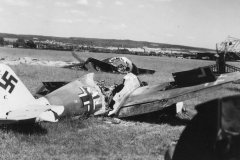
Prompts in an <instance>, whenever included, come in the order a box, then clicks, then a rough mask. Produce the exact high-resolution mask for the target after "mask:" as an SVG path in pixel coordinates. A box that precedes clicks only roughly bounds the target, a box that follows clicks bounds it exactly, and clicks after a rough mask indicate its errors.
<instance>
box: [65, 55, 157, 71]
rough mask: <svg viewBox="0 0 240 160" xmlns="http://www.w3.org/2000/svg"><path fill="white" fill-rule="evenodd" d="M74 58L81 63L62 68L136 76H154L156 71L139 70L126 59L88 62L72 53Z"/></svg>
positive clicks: (89, 60) (90, 59) (91, 60)
mask: <svg viewBox="0 0 240 160" xmlns="http://www.w3.org/2000/svg"><path fill="white" fill-rule="evenodd" d="M72 55H73V57H75V58H76V59H77V60H78V61H79V62H80V63H78V64H73V65H67V66H63V67H62V68H69V69H81V70H86V71H90V72H96V71H97V72H109V73H119V74H127V73H133V74H135V75H139V74H154V73H155V71H154V70H150V69H143V68H138V67H137V66H136V65H135V64H134V63H132V62H131V61H130V60H129V59H128V58H126V57H112V58H107V59H104V60H97V59H95V58H91V57H90V58H88V59H87V60H86V61H84V60H82V59H81V58H80V57H78V56H77V55H76V53H75V52H72Z"/></svg>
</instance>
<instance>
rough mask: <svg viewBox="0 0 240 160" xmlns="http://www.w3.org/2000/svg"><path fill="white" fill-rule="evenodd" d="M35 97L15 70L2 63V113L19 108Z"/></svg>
mask: <svg viewBox="0 0 240 160" xmlns="http://www.w3.org/2000/svg"><path fill="white" fill-rule="evenodd" d="M34 99H35V98H34V97H33V96H32V94H31V93H30V92H29V90H28V89H27V88H26V87H25V85H24V84H23V83H22V81H21V80H20V79H19V78H18V76H17V75H16V74H15V73H14V71H13V70H12V69H11V68H10V67H9V66H7V65H5V64H0V113H1V112H8V111H11V110H14V109H17V108H19V107H21V106H23V105H26V104H27V103H28V102H30V101H32V100H34Z"/></svg>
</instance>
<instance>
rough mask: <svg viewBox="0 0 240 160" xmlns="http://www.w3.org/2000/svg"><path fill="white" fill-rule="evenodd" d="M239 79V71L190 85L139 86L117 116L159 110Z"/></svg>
mask: <svg viewBox="0 0 240 160" xmlns="http://www.w3.org/2000/svg"><path fill="white" fill-rule="evenodd" d="M238 79H240V73H239V72H234V73H228V74H221V75H220V76H219V77H218V78H217V79H216V81H214V82H209V83H204V84H199V85H195V86H190V87H180V88H175V89H169V90H163V87H162V85H151V86H145V87H140V88H138V89H136V90H135V91H134V92H133V93H131V94H130V95H129V97H128V99H127V100H126V101H125V103H124V104H123V107H122V108H121V109H120V111H119V114H118V117H128V116H134V115H139V114H144V113H149V112H154V111H157V110H161V109H163V108H164V107H167V106H170V105H172V104H174V103H177V102H181V101H184V100H187V99H191V98H195V97H198V96H201V95H204V94H207V93H211V92H214V91H217V90H219V89H220V88H221V87H222V85H225V84H228V83H230V82H233V81H236V80H238Z"/></svg>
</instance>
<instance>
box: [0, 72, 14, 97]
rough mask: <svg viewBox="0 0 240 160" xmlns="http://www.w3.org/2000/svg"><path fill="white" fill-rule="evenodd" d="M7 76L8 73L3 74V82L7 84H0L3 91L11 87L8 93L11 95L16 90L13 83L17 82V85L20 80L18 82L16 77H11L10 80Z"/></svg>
mask: <svg viewBox="0 0 240 160" xmlns="http://www.w3.org/2000/svg"><path fill="white" fill-rule="evenodd" d="M7 75H8V71H6V72H5V73H4V74H3V76H2V80H3V81H4V82H5V84H3V83H1V82H0V87H2V88H3V89H5V90H6V89H7V87H8V86H10V89H9V91H8V92H9V93H10V94H11V93H12V91H13V89H14V88H15V85H14V84H13V83H12V81H13V82H15V83H17V82H18V80H17V79H16V78H15V77H13V76H12V75H10V76H9V78H8V79H7Z"/></svg>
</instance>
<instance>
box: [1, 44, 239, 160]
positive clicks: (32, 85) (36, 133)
mask: <svg viewBox="0 0 240 160" xmlns="http://www.w3.org/2000/svg"><path fill="white" fill-rule="evenodd" d="M77 54H78V55H79V56H80V57H82V58H83V59H87V58H88V57H94V58H98V59H104V58H107V57H113V56H126V57H128V58H129V59H130V60H132V61H133V62H134V63H135V64H136V65H137V66H139V67H142V68H149V69H155V70H156V71H157V72H156V73H155V74H154V75H142V76H140V77H139V78H140V79H141V80H143V81H147V82H148V83H149V84H155V83H160V82H166V81H169V80H172V75H171V73H172V72H178V71H183V70H187V69H192V68H196V67H199V66H205V65H209V64H213V63H214V62H213V61H201V60H188V59H177V58H163V57H145V56H134V55H114V54H103V53H88V52H84V53H80V52H77ZM26 56H28V57H35V58H41V59H43V60H64V61H76V60H75V59H74V58H73V57H72V56H71V53H70V52H62V51H47V50H30V49H11V48H0V58H6V57H9V58H14V57H15V58H19V57H26ZM230 64H232V65H236V66H238V67H240V64H238V63H237V62H234V63H233V62H231V63H230ZM11 67H12V68H13V70H14V71H15V72H16V74H17V75H18V76H19V78H20V79H21V80H22V81H23V83H24V84H25V85H26V86H27V88H28V89H29V90H30V92H31V93H34V92H35V90H36V88H37V87H38V86H39V85H40V83H41V82H42V81H63V80H66V81H69V80H74V79H75V78H77V77H79V76H81V75H84V74H86V73H87V72H84V71H73V70H68V69H61V68H56V67H44V66H28V65H18V66H11ZM122 77H123V75H116V74H108V73H96V74H95V79H96V80H100V79H105V80H106V82H107V83H108V84H113V83H114V82H115V83H120V82H121V81H122ZM239 89H240V87H239V86H238V85H237V84H230V85H229V86H226V87H224V88H223V89H221V90H219V91H218V92H216V93H212V94H208V95H204V96H201V97H198V98H194V99H191V100H187V101H185V102H184V103H185V106H186V107H187V108H189V110H190V111H192V112H193V113H194V112H195V110H194V106H195V105H196V104H199V103H201V102H204V101H207V100H210V99H213V98H217V97H222V96H225V95H232V94H238V93H239ZM192 112H190V113H186V114H180V115H178V116H174V117H173V116H166V115H164V114H161V113H160V112H159V113H156V114H151V115H150V116H149V115H148V116H147V115H146V116H140V117H137V118H135V119H124V120H123V122H122V123H121V124H107V123H105V122H104V120H103V119H102V118H95V117H90V118H87V119H86V118H84V117H83V118H80V119H79V120H72V119H70V118H66V119H63V120H61V121H60V122H59V123H41V124H36V125H13V126H10V127H6V126H3V127H1V130H0V136H1V139H0V159H55V160H56V159H91V160H92V159H93V160H94V159H101V160H105V159H119V160H120V159H144V160H145V159H163V155H164V153H165V151H166V149H167V148H168V146H169V145H170V143H171V142H172V141H176V140H177V139H178V138H179V136H180V134H181V132H182V130H183V129H184V127H185V125H186V123H187V122H188V121H189V119H191V118H192V117H193V116H194V114H193V113H192Z"/></svg>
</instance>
